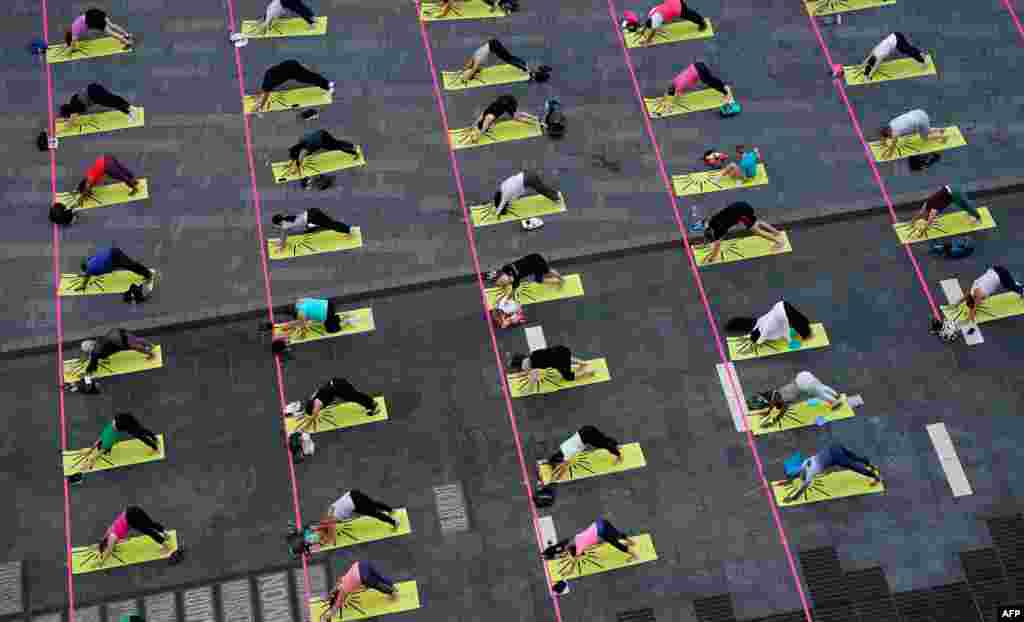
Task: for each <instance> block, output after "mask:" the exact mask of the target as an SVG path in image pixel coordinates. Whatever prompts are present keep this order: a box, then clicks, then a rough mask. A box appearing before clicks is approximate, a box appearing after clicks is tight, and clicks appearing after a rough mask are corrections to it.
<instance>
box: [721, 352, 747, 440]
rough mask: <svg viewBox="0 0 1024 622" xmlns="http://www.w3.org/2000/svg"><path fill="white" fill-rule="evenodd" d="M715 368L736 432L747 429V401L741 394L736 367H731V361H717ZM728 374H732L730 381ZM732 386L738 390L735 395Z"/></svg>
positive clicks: (741, 388)
mask: <svg viewBox="0 0 1024 622" xmlns="http://www.w3.org/2000/svg"><path fill="white" fill-rule="evenodd" d="M715 369H717V370H718V382H720V383H721V385H722V393H724V394H725V401H726V402H727V403H728V404H729V412H730V413H731V414H732V422H733V425H735V426H736V431H737V432H746V431H747V403H746V398H745V397H744V396H743V387H742V386H740V377H739V375H738V374H737V373H736V368H735V367H733V364H732V363H726V364H724V365H723V364H722V363H718V364H716V365H715ZM729 375H731V376H732V381H730V380H729ZM733 387H736V391H738V392H739V395H738V396H737V395H736V393H735V392H734V391H733Z"/></svg>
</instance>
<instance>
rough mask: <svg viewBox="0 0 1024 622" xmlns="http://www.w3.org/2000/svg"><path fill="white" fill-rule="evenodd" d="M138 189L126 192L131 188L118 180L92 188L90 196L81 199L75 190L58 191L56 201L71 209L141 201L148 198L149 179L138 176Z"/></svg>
mask: <svg viewBox="0 0 1024 622" xmlns="http://www.w3.org/2000/svg"><path fill="white" fill-rule="evenodd" d="M137 181H138V182H139V189H138V191H137V192H136V193H135V194H134V195H130V194H128V192H130V191H131V188H129V187H128V184H125V183H121V182H118V183H116V184H107V185H105V186H96V187H95V188H93V189H92V196H91V197H89V198H87V199H84V201H83V200H81V199H80V196H79V194H78V193H77V192H58V193H57V201H58V202H59V203H63V204H64V205H67V206H68V207H70V208H71V209H92V208H94V207H110V206H111V205H120V204H122V203H132V202H134V201H143V200H145V199H148V198H149V180H147V179H144V178H140V179H138V180H137Z"/></svg>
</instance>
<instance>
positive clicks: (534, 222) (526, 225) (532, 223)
mask: <svg viewBox="0 0 1024 622" xmlns="http://www.w3.org/2000/svg"><path fill="white" fill-rule="evenodd" d="M520 224H521V225H522V226H523V230H524V231H534V230H536V229H540V228H541V227H543V226H544V221H543V220H541V219H540V218H537V217H536V216H534V217H533V218H527V219H526V220H523V221H521V223H520Z"/></svg>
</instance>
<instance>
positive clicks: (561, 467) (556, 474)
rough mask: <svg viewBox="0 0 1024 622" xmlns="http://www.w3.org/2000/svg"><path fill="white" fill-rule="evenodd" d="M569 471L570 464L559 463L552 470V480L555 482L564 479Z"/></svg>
mask: <svg viewBox="0 0 1024 622" xmlns="http://www.w3.org/2000/svg"><path fill="white" fill-rule="evenodd" d="M568 470H569V463H568V462H559V463H558V464H557V465H555V468H554V469H552V470H551V479H553V480H555V481H558V480H560V479H562V476H563V475H565V473H566V471H568Z"/></svg>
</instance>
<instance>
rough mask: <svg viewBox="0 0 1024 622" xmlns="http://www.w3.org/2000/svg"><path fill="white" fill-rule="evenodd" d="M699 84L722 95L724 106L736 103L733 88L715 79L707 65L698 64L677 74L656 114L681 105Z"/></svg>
mask: <svg viewBox="0 0 1024 622" xmlns="http://www.w3.org/2000/svg"><path fill="white" fill-rule="evenodd" d="M698 84H704V85H705V86H708V87H710V88H712V89H714V90H716V91H718V92H719V93H721V94H722V97H723V99H722V103H723V104H731V103H732V102H734V101H735V98H734V97H733V94H732V87H730V86H729V85H728V84H726V83H725V82H722V81H721V80H719V79H718V78H717V77H715V75H714V74H712V73H711V70H710V69H708V66H707V65H705V64H704V63H702V62H696V63H692V64H690V65H688V66H687V67H686V68H685V69H683V70H682V71H680V72H679V73H678V74H676V77H675V78H673V79H672V83H671V84H669V86H668V88H666V89H665V96H664V97H662V98H661V100H660V101H659V102H658V103H657V104H656V106H655V110H654V112H656V113H658V114H664V113H666V112H668V111H669V110H671V108H672V107H673V106H676V105H679V104H680V103H681V100H682V97H683V95H685V94H686V92H687V91H692V90H693V89H694V88H695V87H696V86H697V85H698Z"/></svg>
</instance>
